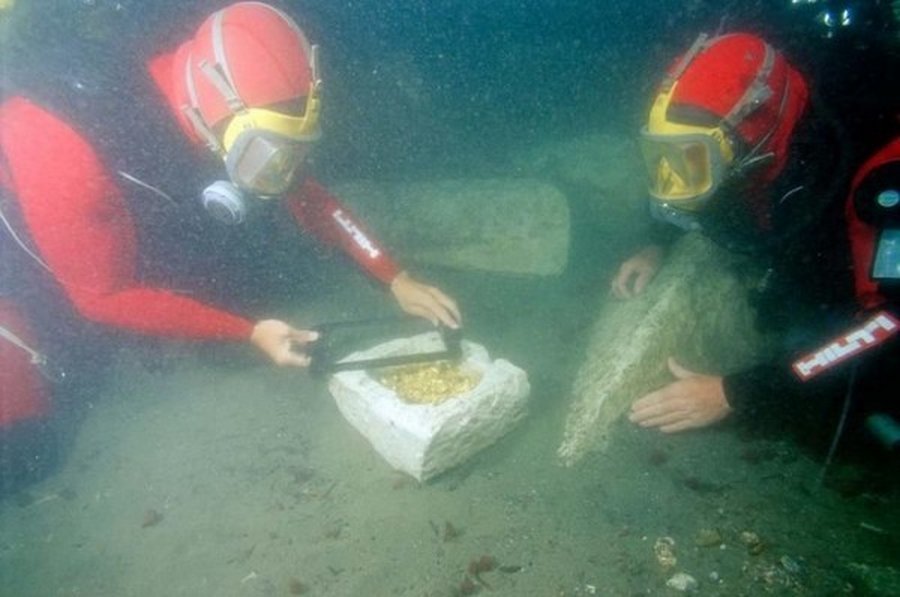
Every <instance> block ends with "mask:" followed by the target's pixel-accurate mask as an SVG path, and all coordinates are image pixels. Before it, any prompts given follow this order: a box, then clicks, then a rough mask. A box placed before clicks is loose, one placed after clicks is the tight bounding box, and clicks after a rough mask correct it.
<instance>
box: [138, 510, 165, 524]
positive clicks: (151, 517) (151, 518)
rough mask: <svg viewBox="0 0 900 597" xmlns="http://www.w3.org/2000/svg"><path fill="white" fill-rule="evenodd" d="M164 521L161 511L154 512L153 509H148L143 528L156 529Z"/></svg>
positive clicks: (145, 513)
mask: <svg viewBox="0 0 900 597" xmlns="http://www.w3.org/2000/svg"><path fill="white" fill-rule="evenodd" d="M162 520H163V515H162V513H161V512H159V510H154V509H153V508H150V509H148V510H147V511H146V512H144V519H143V521H142V522H141V528H142V529H146V528H148V527H155V526H156V525H158V524H159V523H161V522H162Z"/></svg>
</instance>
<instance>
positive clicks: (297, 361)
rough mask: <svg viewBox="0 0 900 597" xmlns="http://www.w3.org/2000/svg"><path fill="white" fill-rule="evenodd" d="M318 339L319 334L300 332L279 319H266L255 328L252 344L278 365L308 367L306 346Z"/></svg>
mask: <svg viewBox="0 0 900 597" xmlns="http://www.w3.org/2000/svg"><path fill="white" fill-rule="evenodd" d="M318 337H319V334H318V332H312V331H309V330H298V329H297V328H294V327H292V326H290V325H288V324H287V323H285V322H283V321H279V320H277V319H264V320H262V321H258V322H256V325H254V326H253V333H252V334H251V335H250V342H252V343H253V345H254V346H256V347H257V348H258V349H260V350H261V351H262V352H264V353H265V354H266V356H268V357H269V358H270V359H271V360H272V362H273V363H275V364H276V365H281V366H292V367H307V366H309V355H307V354H306V346H307V345H308V344H309V343H310V342H314V341H315V340H316V339H318Z"/></svg>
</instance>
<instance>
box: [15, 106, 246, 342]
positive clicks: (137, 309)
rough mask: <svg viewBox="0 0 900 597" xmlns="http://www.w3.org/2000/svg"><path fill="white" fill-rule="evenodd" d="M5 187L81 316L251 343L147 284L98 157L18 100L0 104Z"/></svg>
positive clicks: (225, 316)
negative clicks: (138, 272)
mask: <svg viewBox="0 0 900 597" xmlns="http://www.w3.org/2000/svg"><path fill="white" fill-rule="evenodd" d="M0 147H2V150H3V154H4V156H5V159H6V161H7V163H8V167H9V172H7V173H5V176H4V179H0V183H3V184H4V186H7V187H8V188H11V189H12V190H13V192H14V195H15V197H17V198H18V202H19V208H20V211H21V215H22V217H23V218H24V222H25V226H26V228H27V234H25V235H20V236H24V237H26V239H27V240H26V242H29V241H30V242H31V243H32V244H33V245H34V247H33V248H35V249H36V252H37V253H38V254H39V255H40V257H41V258H42V259H43V261H44V262H45V263H46V264H47V265H48V266H49V269H50V271H51V272H52V274H53V276H54V277H55V278H56V280H57V281H58V282H59V284H60V285H61V286H62V288H63V290H64V291H65V293H66V295H67V296H68V297H69V299H70V300H71V301H72V303H73V304H74V305H75V308H76V309H77V310H78V312H79V313H81V314H82V315H83V316H84V317H86V318H88V319H91V320H93V321H96V322H99V323H104V324H108V325H112V326H116V327H121V328H125V329H128V330H131V331H135V332H140V333H145V334H151V335H156V336H168V337H175V338H193V339H204V340H225V339H229V340H246V339H249V337H250V334H251V333H252V328H253V324H252V323H251V322H250V321H248V320H246V319H244V318H242V317H238V316H236V315H232V314H231V313H228V312H225V311H222V310H220V309H217V308H215V307H211V306H208V305H205V304H202V303H200V302H198V301H196V300H193V299H191V298H187V297H184V296H179V295H177V294H175V293H173V292H170V291H168V290H164V289H160V288H149V287H146V286H142V285H141V284H140V283H139V281H138V280H137V279H136V273H135V268H136V262H137V260H136V251H137V246H136V239H135V228H134V222H133V221H132V218H131V215H130V213H129V211H128V208H127V206H126V204H125V200H124V198H123V196H122V193H121V190H120V189H119V188H118V187H117V186H116V184H115V183H114V181H113V180H112V179H111V178H110V175H109V174H108V173H107V172H105V171H104V168H103V166H102V164H101V163H100V160H99V158H98V157H97V154H96V153H95V151H94V150H93V149H92V148H91V147H90V145H88V143H87V142H86V141H85V140H84V139H83V138H82V137H81V136H80V135H79V134H78V133H77V132H75V131H74V130H73V129H72V128H70V127H69V126H68V125H66V124H65V123H63V122H62V121H61V120H60V119H58V118H57V117H56V116H54V115H52V114H50V113H48V112H47V111H45V110H44V109H42V108H40V107H39V106H37V105H35V104H33V103H31V102H29V101H28V100H26V99H24V98H20V97H14V98H11V99H9V100H8V101H6V102H5V103H4V104H2V105H0Z"/></svg>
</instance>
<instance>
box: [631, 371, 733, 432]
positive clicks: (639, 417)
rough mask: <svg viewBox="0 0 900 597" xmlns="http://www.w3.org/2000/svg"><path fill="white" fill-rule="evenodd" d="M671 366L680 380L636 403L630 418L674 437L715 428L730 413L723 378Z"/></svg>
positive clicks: (632, 407)
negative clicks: (692, 431)
mask: <svg viewBox="0 0 900 597" xmlns="http://www.w3.org/2000/svg"><path fill="white" fill-rule="evenodd" d="M668 365H669V371H671V372H672V375H674V376H675V377H676V378H677V379H676V380H675V381H673V382H672V383H670V384H669V385H667V386H665V387H663V388H661V389H659V390H656V391H655V392H650V393H649V394H647V395H646V396H644V397H643V398H640V399H639V400H636V401H635V402H634V403H633V404H632V405H631V413H630V414H629V415H628V419H629V420H630V421H631V422H632V423H636V424H638V425H640V426H641V427H658V428H659V430H660V431H662V432H664V433H674V432H676V431H684V430H686V429H696V428H700V427H706V426H708V425H712V424H713V423H717V422H719V421H721V420H722V419H724V418H725V417H727V416H728V415H729V414H730V413H731V407H730V406H729V405H728V400H727V399H726V398H725V390H724V388H723V386H722V378H721V377H718V376H714V375H702V374H700V373H694V372H693V371H690V370H688V369H685V368H684V367H682V366H681V365H679V364H678V363H677V362H676V361H675V359H674V358H671V357H670V358H669V361H668Z"/></svg>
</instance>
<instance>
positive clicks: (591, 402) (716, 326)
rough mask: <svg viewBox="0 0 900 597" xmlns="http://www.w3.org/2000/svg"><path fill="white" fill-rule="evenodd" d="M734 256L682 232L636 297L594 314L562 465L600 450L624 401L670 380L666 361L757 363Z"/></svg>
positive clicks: (730, 367)
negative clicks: (675, 359)
mask: <svg viewBox="0 0 900 597" xmlns="http://www.w3.org/2000/svg"><path fill="white" fill-rule="evenodd" d="M734 259H735V257H734V256H732V255H730V254H728V253H727V252H725V251H724V250H722V249H720V248H718V247H716V246H715V245H713V244H712V243H711V242H710V241H708V240H706V239H705V238H704V237H702V236H700V235H698V234H689V235H686V236H685V237H683V238H682V239H681V240H680V241H679V242H678V244H676V246H675V247H673V249H672V251H671V254H670V255H669V256H668V257H667V260H666V264H665V266H664V267H663V269H662V270H661V271H660V272H659V274H658V276H657V278H656V279H655V280H654V281H653V283H652V284H651V285H650V286H649V287H648V288H647V290H646V292H645V293H644V294H643V295H642V296H640V297H638V298H636V299H632V300H629V301H612V302H609V303H607V304H605V305H604V306H603V307H602V308H600V309H599V311H598V317H597V319H596V321H595V323H594V327H593V328H592V330H591V334H590V339H589V341H588V346H587V349H586V352H585V357H584V361H583V364H582V366H581V367H580V369H579V371H578V374H577V375H576V378H575V383H574V385H573V390H572V393H573V401H572V404H571V407H570V410H569V415H568V418H567V420H566V427H565V432H564V436H563V441H562V444H561V445H560V447H559V450H558V455H559V457H560V458H561V459H562V461H563V463H564V464H566V465H572V464H575V463H576V462H577V461H578V460H580V459H581V458H582V457H583V456H584V455H585V454H586V453H588V452H590V451H594V450H603V449H604V448H605V447H606V446H607V444H608V441H609V433H610V428H611V426H612V424H613V423H614V422H615V421H616V420H618V419H619V418H620V417H621V416H622V415H623V414H624V413H625V412H626V411H627V410H628V409H629V407H630V405H631V403H632V402H633V401H634V400H636V399H637V398H640V397H641V396H642V395H644V394H646V393H647V392H650V391H652V390H654V389H656V388H660V387H662V386H663V385H665V384H666V383H668V382H670V381H672V377H671V375H670V374H669V372H668V369H667V367H666V359H667V358H668V357H669V356H677V357H679V358H680V359H681V360H682V361H683V363H682V364H684V365H685V366H687V367H690V368H693V369H695V370H698V371H701V372H707V373H713V374H727V373H729V372H733V371H736V370H739V369H742V368H744V367H747V366H750V365H751V364H753V363H754V362H757V361H759V360H760V358H761V356H762V354H763V353H764V352H765V350H766V349H767V348H768V347H769V346H770V345H769V343H768V342H769V341H770V340H769V339H767V338H765V337H763V336H761V335H760V334H759V333H758V332H757V330H756V327H755V325H754V313H753V310H752V308H751V306H750V304H749V302H748V293H747V289H746V288H745V286H744V282H743V281H742V280H741V279H740V278H739V277H738V276H737V275H736V274H735V273H734V271H735V268H734V267H732V265H733V264H732V262H733V260H734Z"/></svg>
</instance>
